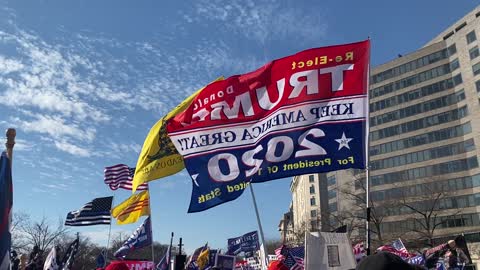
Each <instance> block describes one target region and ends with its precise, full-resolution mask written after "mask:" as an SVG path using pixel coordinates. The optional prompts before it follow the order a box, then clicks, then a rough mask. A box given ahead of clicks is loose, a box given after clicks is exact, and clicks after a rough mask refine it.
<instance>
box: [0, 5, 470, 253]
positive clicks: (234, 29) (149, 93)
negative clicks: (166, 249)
mask: <svg viewBox="0 0 480 270" xmlns="http://www.w3.org/2000/svg"><path fill="white" fill-rule="evenodd" d="M0 2H1V3H2V5H1V7H0V14H1V16H0V25H1V27H0V116H1V117H0V127H1V128H3V130H5V129H6V128H8V127H14V128H16V130H17V138H16V141H17V144H16V146H15V148H14V161H13V180H14V211H21V212H25V213H27V214H29V215H31V216H32V218H34V219H40V218H41V217H42V216H47V217H49V220H50V222H52V223H55V222H57V220H58V219H59V218H60V219H62V220H64V219H65V217H66V215H67V213H68V212H69V211H72V210H76V209H79V208H80V207H81V206H83V205H84V204H85V203H87V202H88V201H91V200H92V199H93V198H97V197H102V196H111V195H113V194H114V195H115V199H114V205H117V204H118V203H120V202H121V201H123V200H124V199H125V198H127V197H128V195H129V192H128V191H124V190H119V191H116V192H112V191H111V190H110V189H109V188H108V187H107V186H106V185H105V184H104V183H103V168H104V167H107V166H111V165H115V164H118V163H124V164H127V165H129V166H131V167H134V166H135V164H136V161H137V157H138V153H139V151H140V149H141V146H142V144H143V140H144V139H145V136H146V135H147V133H148V131H149V130H150V128H151V127H152V126H153V124H154V123H155V122H156V121H157V120H158V119H160V118H161V117H162V116H163V115H165V114H166V113H167V112H168V111H169V110H170V109H172V108H173V107H174V106H176V105H177V104H178V103H179V102H181V101H182V100H183V99H184V98H186V97H187V96H189V95H190V94H191V93H193V91H195V90H196V89H198V88H200V87H202V86H203V85H205V84H207V83H208V82H210V81H212V80H213V79H215V78H217V77H218V76H221V75H223V76H225V77H228V76H232V75H234V74H240V73H245V72H249V71H252V70H255V69H257V68H259V67H260V66H262V65H263V64H265V63H266V62H268V61H271V60H273V59H276V58H280V57H284V56H287V55H290V54H293V53H296V52H298V51H302V50H305V49H308V48H313V47H322V46H328V45H334V44H342V43H350V42H356V41H360V40H365V39H367V38H368V37H370V39H371V41H372V52H371V55H372V58H371V64H372V66H376V65H379V64H382V63H385V62H388V61H389V60H391V59H394V58H395V57H397V55H398V54H402V55H406V54H408V53H409V52H411V51H414V50H416V49H418V48H419V47H422V46H423V45H425V44H426V43H427V42H428V41H429V40H430V39H432V38H433V37H435V36H436V35H438V34H439V33H440V32H441V31H443V30H444V29H445V28H446V27H447V26H449V25H451V24H452V23H454V22H455V21H457V20H458V19H460V18H461V17H462V16H464V15H465V14H466V13H468V12H469V11H470V10H471V9H473V8H474V7H475V6H476V3H474V2H473V1H440V2H439V1H433V0H428V1H413V0H408V1H402V2H387V1H369V2H365V3H361V2H356V1H351V2H348V4H347V2H345V1H333V0H327V1H321V2H320V1H314V0H310V1H286V2H281V3H278V2H276V1H250V0H248V1H229V2H228V3H227V2H223V1H209V0H202V1H192V2H175V1H162V2H160V1H153V0H149V1H146V0H145V1H137V2H130V1H111V0H106V1H101V2H93V1H74V2H72V1H68V2H66V1H60V0H42V1H26V0H12V1H7V0H0ZM289 184H290V179H281V180H275V181H270V182H266V183H262V184H255V185H254V189H255V192H256V197H257V201H258V204H259V211H260V214H261V218H262V222H263V228H264V231H265V236H266V238H267V239H278V238H280V234H279V232H278V230H277V225H278V223H279V221H280V218H282V216H283V213H284V212H286V211H287V210H288V207H289V204H290V201H291V194H290V191H289ZM150 188H151V196H152V211H153V214H152V226H153V230H154V240H155V241H158V242H160V243H162V244H167V243H168V242H169V240H170V233H171V232H172V231H173V232H175V240H174V241H175V243H177V242H178V237H182V238H183V241H184V243H185V248H186V251H187V252H192V251H193V250H194V249H195V248H197V247H199V246H202V245H204V244H205V242H207V241H208V242H209V244H210V245H211V246H212V247H213V248H222V249H223V248H225V247H226V246H227V239H228V238H231V237H235V236H239V235H242V234H244V233H246V232H250V231H253V230H257V229H258V228H257V222H256V218H255V213H254V210H253V206H252V199H251V196H250V194H249V192H245V194H243V195H242V196H241V197H240V198H239V199H237V200H235V201H232V202H229V203H225V204H223V205H220V206H218V207H215V208H212V209H209V210H207V211H204V212H200V213H195V214H187V208H188V204H189V201H190V193H191V189H192V186H191V180H190V177H189V175H188V174H187V172H186V171H185V170H183V171H182V172H180V173H178V174H176V175H173V176H170V177H167V178H164V179H160V180H157V181H154V182H150ZM142 220H143V219H142ZM140 223H141V221H139V222H137V223H136V224H132V225H126V226H118V225H112V234H114V233H117V232H122V233H125V234H130V233H131V232H132V231H133V230H134V229H135V228H136V227H137V226H138V225H139V224H140ZM70 231H71V232H77V231H79V232H80V233H81V235H83V236H88V237H90V238H91V239H92V240H93V241H95V242H96V243H98V244H101V245H106V242H107V237H108V226H93V227H85V228H71V229H70Z"/></svg>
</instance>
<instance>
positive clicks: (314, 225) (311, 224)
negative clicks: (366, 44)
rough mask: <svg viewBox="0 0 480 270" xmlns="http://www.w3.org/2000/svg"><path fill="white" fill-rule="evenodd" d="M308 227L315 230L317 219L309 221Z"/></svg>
mask: <svg viewBox="0 0 480 270" xmlns="http://www.w3.org/2000/svg"><path fill="white" fill-rule="evenodd" d="M310 227H311V230H312V231H316V230H317V221H311V222H310Z"/></svg>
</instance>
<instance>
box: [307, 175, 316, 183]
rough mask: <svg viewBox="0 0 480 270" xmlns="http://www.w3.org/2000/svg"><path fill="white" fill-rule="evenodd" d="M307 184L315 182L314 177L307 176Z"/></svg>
mask: <svg viewBox="0 0 480 270" xmlns="http://www.w3.org/2000/svg"><path fill="white" fill-rule="evenodd" d="M308 182H310V183H313V182H315V176H313V175H309V176H308Z"/></svg>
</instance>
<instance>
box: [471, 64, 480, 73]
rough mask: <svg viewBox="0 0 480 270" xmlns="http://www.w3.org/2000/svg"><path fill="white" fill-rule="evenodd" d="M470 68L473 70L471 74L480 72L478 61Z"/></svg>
mask: <svg viewBox="0 0 480 270" xmlns="http://www.w3.org/2000/svg"><path fill="white" fill-rule="evenodd" d="M472 70H473V75H478V74H480V63H476V64H475V65H473V66H472Z"/></svg>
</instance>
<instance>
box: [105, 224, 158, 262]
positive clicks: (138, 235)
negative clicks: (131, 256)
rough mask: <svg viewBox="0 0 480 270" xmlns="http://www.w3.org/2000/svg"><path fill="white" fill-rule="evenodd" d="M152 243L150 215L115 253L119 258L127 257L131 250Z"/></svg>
mask: <svg viewBox="0 0 480 270" xmlns="http://www.w3.org/2000/svg"><path fill="white" fill-rule="evenodd" d="M151 244H152V229H151V224H150V217H148V218H147V219H145V221H143V223H142V225H140V227H138V228H137V229H136V230H135V231H134V232H133V234H132V235H131V236H130V237H129V238H128V239H127V241H125V243H124V244H123V246H121V247H120V248H119V249H118V250H117V251H115V253H114V254H113V255H114V256H115V257H117V258H125V256H127V254H128V252H130V250H134V249H138V248H142V247H146V246H149V245H151Z"/></svg>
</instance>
